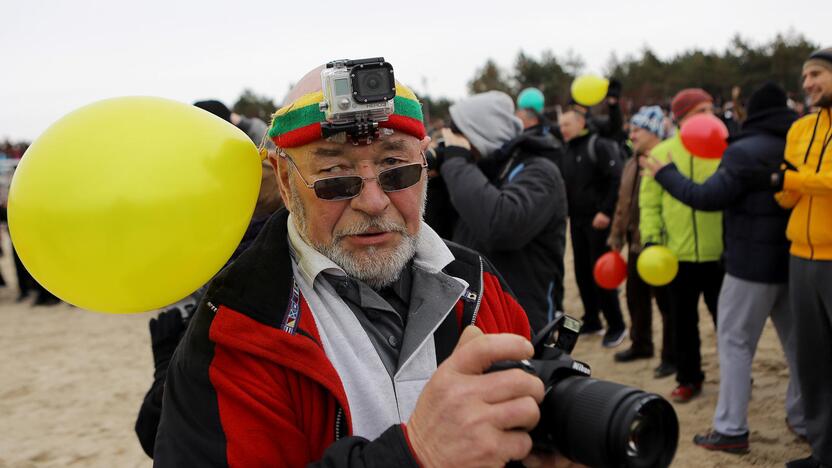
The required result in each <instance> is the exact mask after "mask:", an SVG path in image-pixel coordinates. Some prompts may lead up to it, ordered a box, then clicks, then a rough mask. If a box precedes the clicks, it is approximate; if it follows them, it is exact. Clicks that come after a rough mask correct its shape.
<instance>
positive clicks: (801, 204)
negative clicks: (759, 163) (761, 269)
mask: <svg viewBox="0 0 832 468" xmlns="http://www.w3.org/2000/svg"><path fill="white" fill-rule="evenodd" d="M830 146H832V109H830V108H829V107H826V108H823V109H821V110H820V111H819V112H817V113H815V114H810V115H807V116H805V117H803V118H801V119H800V120H798V121H797V122H795V123H794V125H792V127H791V129H790V130H789V134H788V136H787V137H786V153H785V157H786V160H787V161H788V162H790V163H791V164H793V165H794V166H795V167H796V168H797V171H786V175H785V178H784V180H783V192H781V193H779V194H778V195H777V200H778V202H779V203H780V205H781V206H783V207H785V208H793V209H792V215H791V217H790V218H789V226H788V230H787V231H786V236H787V237H788V238H789V240H790V241H791V242H792V246H791V250H790V252H791V254H792V255H794V256H796V257H800V258H805V259H809V260H832V228H830V220H831V219H832V149H830Z"/></svg>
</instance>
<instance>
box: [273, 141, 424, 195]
mask: <svg viewBox="0 0 832 468" xmlns="http://www.w3.org/2000/svg"><path fill="white" fill-rule="evenodd" d="M279 154H280V157H282V158H284V159H288V160H289V163H290V164H291V165H292V167H294V168H295V172H297V173H298V175H299V176H300V180H302V181H303V185H305V186H306V188H308V189H312V191H313V192H314V193H315V196H316V197H318V198H319V199H321V200H325V201H343V200H351V199H353V198H355V197H357V196H359V195H361V192H362V191H363V190H364V183H365V182H366V181H368V180H375V181H376V183H377V184H379V188H381V190H383V191H384V193H391V192H401V191H402V190H406V189H409V188H410V187H413V186H414V185H416V184H417V183H419V182H418V180H417V181H416V182H414V183H413V184H412V185H408V186H407V187H402V188H400V189H395V190H387V189H385V188H384V187H383V186H382V185H381V184H380V183H379V181H378V178H379V177H380V176H381V175H382V174H384V173H385V172H390V171H395V170H398V169H402V168H405V167H409V166H419V167H420V168H421V169H422V170H424V169H427V167H428V163H427V158H426V157H425V153H424V152H422V153H421V155H422V162H421V163H418V162H413V163H408V164H402V165H401V166H396V167H391V168H389V169H384V170H383V171H379V172H377V173H376V175H375V177H364V176H362V175H358V174H356V175H344V176H332V177H322V178H320V179H316V180H315V181H313V182H312V183H311V184H310V183H309V182H307V181H306V177H304V176H303V173H302V172H301V171H300V169H299V168H298V166H297V164H295V161H294V160H293V159H292V157H291V156H289V154H288V153H286V152H285V151H283V150H282V149H281V150H280V151H279ZM346 178H359V179H361V188H360V189H358V192H357V193H356V194H355V195H353V196H351V197H344V198H322V197H320V196H318V191H317V190H315V184H316V183H318V182H321V181H326V180H332V179H346ZM421 179H422V176H421V174H420V175H419V180H421Z"/></svg>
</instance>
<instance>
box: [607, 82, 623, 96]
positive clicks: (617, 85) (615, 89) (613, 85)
mask: <svg viewBox="0 0 832 468" xmlns="http://www.w3.org/2000/svg"><path fill="white" fill-rule="evenodd" d="M607 97H608V98H616V99H618V98H620V97H621V82H620V81H618V80H617V79H615V78H610V84H609V86H608V87H607Z"/></svg>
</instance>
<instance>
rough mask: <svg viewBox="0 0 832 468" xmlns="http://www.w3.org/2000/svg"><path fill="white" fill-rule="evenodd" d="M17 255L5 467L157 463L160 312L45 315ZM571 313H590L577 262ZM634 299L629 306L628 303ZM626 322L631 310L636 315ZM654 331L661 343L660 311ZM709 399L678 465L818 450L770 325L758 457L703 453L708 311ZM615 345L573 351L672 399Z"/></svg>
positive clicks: (4, 414) (757, 460)
mask: <svg viewBox="0 0 832 468" xmlns="http://www.w3.org/2000/svg"><path fill="white" fill-rule="evenodd" d="M0 237H2V241H3V250H4V252H5V255H4V256H3V257H2V258H0V270H2V273H3V275H4V277H5V278H6V279H7V281H9V283H10V284H9V285H8V286H6V287H0V317H2V321H3V325H2V327H0V375H2V378H0V421H2V424H0V466H3V467H65V466H72V467H150V466H151V464H152V463H151V460H150V459H149V458H148V457H147V456H146V455H145V454H144V452H142V450H141V447H140V446H139V443H138V441H137V439H136V436H135V433H134V432H133V424H134V423H135V417H136V412H137V410H138V408H139V405H140V403H141V401H142V398H143V396H144V393H145V391H146V390H147V388H148V386H149V385H150V383H151V381H152V374H153V362H152V357H151V351H150V340H149V335H148V331H147V330H148V328H147V322H148V320H149V319H150V317H152V316H153V314H151V313H146V314H137V315H105V314H97V313H92V312H87V311H83V310H80V309H76V308H74V307H72V306H70V305H67V304H59V305H57V306H51V307H34V306H33V305H32V303H31V302H32V298H29V299H28V300H26V301H24V302H16V298H17V288H16V284H15V283H14V273H13V266H12V261H11V258H10V254H9V249H8V247H9V245H8V242H9V241H8V231H5V229H3V232H2V234H0ZM566 261H567V278H566V283H565V285H566V295H567V296H566V301H565V305H566V308H567V312H570V313H572V314H574V315H576V316H577V317H580V316H581V314H582V311H581V306H580V301H579V299H578V292H577V288H576V286H575V283H574V278H573V276H572V273H571V272H572V267H571V258H567V260H566ZM623 304H624V303H623V297H622V307H624V306H623ZM625 316H626V313H625ZM654 317H655V318H654V334H655V335H656V342H657V343H660V342H661V339H660V337H659V336H658V333H656V332H658V330H659V327H658V324H660V323H661V318H660V316H659V315H658V312H655V314H654ZM700 317H701V319H700V331H701V336H702V342H703V346H702V352H703V363H704V369H705V372H706V375H707V376H706V381H705V387H704V391H703V395H702V396H701V397H699V398H697V399H695V400H693V401H691V402H690V403H687V404H677V405H675V408H676V411H677V414H678V415H679V419H680V425H681V434H680V440H679V449H678V451H677V453H676V459H675V461H674V463H673V466H675V467H737V466H755V467H782V466H783V463H784V462H785V461H788V460H790V459H793V458H798V457H803V456H806V455H807V454H808V453H809V448H808V446H807V445H806V444H805V443H803V442H801V441H800V440H798V439H797V438H796V437H795V436H793V435H792V434H791V433H790V432H789V431H788V429H787V427H786V425H785V423H784V418H785V411H784V408H783V400H784V395H785V391H786V382H787V378H788V369H787V367H786V363H785V360H784V357H783V352H782V350H781V347H780V343H779V341H778V340H777V337H776V335H775V333H774V330H773V328H772V326H771V324H770V322H769V324H768V325H767V326H766V329H765V333H764V335H763V337H762V339H761V341H760V346H759V349H758V351H757V356H756V359H755V362H754V373H753V376H754V385H753V391H752V399H751V404H750V414H749V424H750V427H751V439H750V440H751V452H750V453H748V454H746V455H741V456H740V455H731V454H724V453H715V452H708V451H706V450H703V449H701V448H698V447H696V446H694V445H693V443H692V442H691V440H692V438H693V435H694V434H695V433H697V432H703V431H705V430H707V429H708V428H709V427H710V424H711V418H712V416H713V410H714V407H715V406H716V400H717V392H718V389H719V367H718V362H717V355H716V338H715V336H714V328H713V325H712V322H711V320H710V316H709V315H708V313H707V312H706V311H705V310H704V306H701V307H700ZM627 345H628V342H626V341H625V343H624V344H623V345H622V346H621V347H619V348H617V349H615V350H608V349H604V348H603V347H602V346H601V338H600V337H598V336H593V337H587V338H582V340H581V341H580V342H579V344H578V347H577V348H576V350H575V352H574V353H573V355H574V356H575V357H576V358H577V359H580V360H582V361H585V362H587V363H589V364H590V365H591V366H592V369H593V376H594V377H598V378H601V379H607V380H613V381H616V382H620V383H624V384H628V385H633V386H637V387H640V388H643V389H645V390H647V391H652V392H656V393H659V394H661V395H663V396H667V395H669V393H670V391H671V390H672V389H673V386H674V380H673V378H672V377H671V378H666V379H663V380H655V379H653V376H652V369H653V368H654V367H655V366H656V365H657V364H658V358H657V357H656V358H653V359H651V360H642V361H636V362H634V363H627V364H616V363H614V362H613V353H614V352H615V351H618V350H622V349H624V347H625V346H627Z"/></svg>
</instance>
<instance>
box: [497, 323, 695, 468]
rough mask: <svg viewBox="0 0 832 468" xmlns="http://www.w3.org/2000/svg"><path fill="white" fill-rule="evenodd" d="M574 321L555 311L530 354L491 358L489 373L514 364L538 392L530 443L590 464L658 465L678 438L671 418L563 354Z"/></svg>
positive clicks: (647, 398)
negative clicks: (537, 382)
mask: <svg viewBox="0 0 832 468" xmlns="http://www.w3.org/2000/svg"><path fill="white" fill-rule="evenodd" d="M580 329H581V322H580V321H579V320H576V319H574V318H572V317H569V316H567V315H561V316H560V317H558V318H557V319H555V320H554V321H552V322H551V323H549V324H548V325H547V326H546V327H545V328H544V329H543V330H542V331H541V332H540V333H538V334H537V336H536V337H535V338H534V340H533V344H534V348H535V354H534V358H533V359H530V360H524V361H503V362H498V363H495V364H494V366H492V367H491V369H489V372H493V371H500V370H505V369H514V368H519V369H522V370H524V371H526V372H528V373H530V374H534V375H536V376H538V377H539V378H540V379H541V380H542V381H543V384H544V387H545V389H546V393H545V396H544V398H543V402H542V403H541V404H540V421H539V422H538V424H537V427H535V428H534V429H533V430H532V431H531V432H530V435H531V437H532V441H533V443H534V447H535V448H536V449H538V450H541V451H554V450H557V451H558V452H560V454H562V455H563V456H565V457H567V458H569V459H570V460H572V461H575V462H578V463H582V464H584V465H587V466H592V467H628V468H652V467H657V468H658V467H666V466H669V465H670V462H671V461H673V456H674V455H675V453H676V447H677V445H678V442H679V420H678V419H677V417H676V412H675V411H674V410H673V406H672V405H671V404H670V403H668V402H667V400H665V399H664V398H662V397H660V396H659V395H656V394H653V393H646V392H644V391H642V390H639V389H637V388H633V387H628V386H626V385H621V384H617V383H614V382H608V381H604V380H597V379H593V378H591V377H590V372H591V370H590V367H589V366H588V365H587V364H585V363H583V362H580V361H577V360H575V359H572V357H571V356H570V354H569V353H571V352H572V349H573V348H574V347H575V344H576V343H577V341H578V335H579V333H580Z"/></svg>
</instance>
